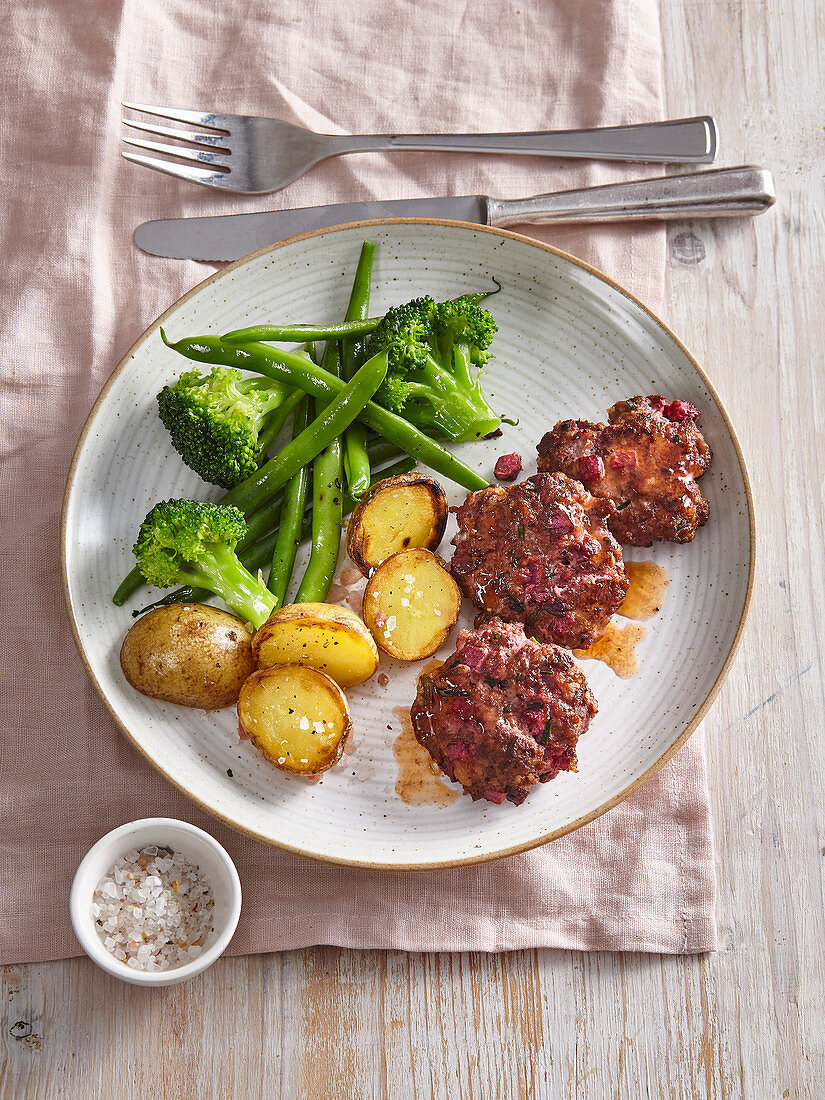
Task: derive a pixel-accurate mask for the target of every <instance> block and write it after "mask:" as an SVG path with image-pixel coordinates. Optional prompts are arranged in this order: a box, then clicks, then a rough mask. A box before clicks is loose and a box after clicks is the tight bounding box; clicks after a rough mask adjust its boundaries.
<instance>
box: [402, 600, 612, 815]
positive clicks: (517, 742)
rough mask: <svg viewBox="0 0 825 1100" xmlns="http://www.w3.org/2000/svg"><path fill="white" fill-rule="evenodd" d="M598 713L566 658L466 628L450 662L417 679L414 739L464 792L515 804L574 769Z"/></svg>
mask: <svg viewBox="0 0 825 1100" xmlns="http://www.w3.org/2000/svg"><path fill="white" fill-rule="evenodd" d="M596 710H597V704H596V700H595V699H594V698H593V695H592V694H591V693H590V690H589V689H588V687H587V681H586V680H585V678H584V673H583V672H582V671H581V669H580V668H578V666H577V665H576V664H575V663H574V661H573V659H572V657H571V656H570V654H569V653H568V652H566V650H563V649H560V648H559V647H558V646H556V645H550V644H544V645H542V644H540V643H539V642H536V641H535V640H534V639H532V638H528V637H527V636H526V634H525V633H524V630H523V628H522V626H521V624H518V623H505V622H502V621H501V620H500V619H492V620H490V621H489V622H487V623H485V624H484V626H482V627H480V628H479V629H477V630H462V631H461V633H460V634H459V635H458V648H457V649H456V652H455V653H454V654H453V655H452V657H450V658H449V659H448V660H447V661H446V662H445V663H444V664H443V665H442V666H441V667H440V668H438V669H437V670H436V671H434V672H425V673H422V674H421V676H420V677H419V679H418V694H417V696H416V699H415V702H414V703H413V705H412V708H411V712H410V713H411V716H412V724H413V730H414V731H415V736H416V737H417V738H418V741H419V742H420V743H421V744H422V745H423V746H424V748H425V749H426V750H427V752H428V753H429V754H430V756H431V757H432V758H433V760H435V762H436V763H437V764H438V766H439V767H440V768H441V769H442V771H444V772H446V774H447V775H448V776H449V777H450V779H452V780H455V781H456V782H458V783H460V784H461V785H462V787H463V788H464V791H465V793H466V794H469V795H470V796H471V797H472V798H473V799H478V798H486V799H487V800H488V801H489V802H496V803H501V802H503V801H504V800H505V798H507V799H509V800H510V802H514V803H515V804H516V805H517V806H518V805H520V804H521V803H522V802H523V801H524V799H525V798H526V797H527V795H528V793H529V791H530V788H531V787H533V786H534V785H535V784H536V783H546V782H547V781H548V780H550V779H555V777H556V776H557V775H558V774H559V772H560V771H575V770H576V742H577V741H578V739H579V737H581V735H582V734H583V733H584V732H585V731H586V730H587V727H588V726H589V725H590V721H591V719H592V718H593V715H594V714H595V713H596Z"/></svg>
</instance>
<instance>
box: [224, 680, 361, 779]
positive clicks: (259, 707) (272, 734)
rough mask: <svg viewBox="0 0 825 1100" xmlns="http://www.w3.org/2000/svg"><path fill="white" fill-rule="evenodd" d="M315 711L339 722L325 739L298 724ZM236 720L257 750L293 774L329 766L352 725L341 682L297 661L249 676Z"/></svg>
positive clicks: (336, 759)
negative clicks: (310, 734) (316, 740)
mask: <svg viewBox="0 0 825 1100" xmlns="http://www.w3.org/2000/svg"><path fill="white" fill-rule="evenodd" d="M279 711H280V713H279ZM312 714H314V715H316V716H318V715H321V714H326V715H327V716H328V717H329V716H332V718H333V719H334V722H335V725H337V730H335V731H334V732H333V737H332V739H331V740H328V741H327V742H326V744H325V743H323V741H320V743H313V741H312V738H307V735H306V733H305V732H304V731H302V730H301V728H300V721H301V720H302V719H303V718H304V717H305V716H306V717H308V716H309V715H312ZM238 721H239V723H240V725H241V728H242V729H243V731H244V732H245V733H246V734H247V735H248V736H249V740H250V741H251V742H252V744H253V745H254V746H255V748H256V749H257V750H258V752H259V753H260V754H261V755H262V756H263V757H265V758H266V759H267V760H268V761H269V762H270V763H271V764H274V765H275V767H276V768H280V770H281V771H285V772H289V773H290V774H292V775H318V774H319V773H320V772H325V771H328V770H329V769H330V768H331V767H332V766H333V765H334V764H337V763H338V761H339V760H340V759H341V754H342V753H343V751H344V742H345V741H346V739H347V735H348V734H349V732H350V730H351V729H352V719H351V718H350V713H349V707H348V705H347V700H346V696H345V695H344V693H343V691H341V688H340V687H339V686H338V684H336V683H335V681H334V680H333V679H332V678H331V677H329V676H326V675H325V674H324V673H323V672H319V671H318V669H316V668H309V667H308V666H307V665H294V664H292V665H273V667H272V668H263V669H259V670H258V671H257V672H253V673H252V675H251V676H249V677H248V678H247V680H246V681H245V682H244V684H243V686H242V688H241V692H240V696H239V697H238ZM327 736H329V735H327ZM290 739H291V743H290ZM301 754H305V756H303V757H302V755H301Z"/></svg>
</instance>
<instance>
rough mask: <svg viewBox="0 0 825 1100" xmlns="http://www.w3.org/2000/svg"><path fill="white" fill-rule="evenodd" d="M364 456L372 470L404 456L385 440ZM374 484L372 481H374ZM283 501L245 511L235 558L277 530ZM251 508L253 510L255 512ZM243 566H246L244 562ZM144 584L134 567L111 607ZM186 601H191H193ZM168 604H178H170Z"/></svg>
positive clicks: (280, 495)
mask: <svg viewBox="0 0 825 1100" xmlns="http://www.w3.org/2000/svg"><path fill="white" fill-rule="evenodd" d="M367 452H368V454H369V459H370V462H371V463H372V464H373V466H380V465H381V464H382V463H384V462H389V461H390V459H397V458H398V456H399V455H400V454H402V453H403V452H401V451H399V450H398V448H397V447H395V446H393V444H392V443H388V442H387V440H386V439H373V440H371V441H370V442H369V443H368V444H367ZM413 466H415V463H414V462H413V463H412V465H411V467H410V468H412V467H413ZM405 472H409V471H405ZM386 476H387V477H389V476H390V475H389V474H387V475H386ZM374 480H375V479H373V481H374ZM224 495H225V494H224ZM282 500H283V492H278V493H276V494H275V496H274V497H273V498H272V499H271V500H270V501H268V503H267V504H266V505H265V506H264V507H259V506H258V505H257V504H255V505H252V506H251V507H250V508H249V509H248V514H247V520H246V522H247V532H246V534H245V535H244V537H243V538H242V539H241V541H240V542H239V543H238V546H237V549H238V552H239V553H238V556H239V557H240V558H241V560H243V555H242V554H241V553H240V551H241V550H243V549H245V548H246V547H248V546H250V545H252V544H254V543H256V542H257V541H258V540H259V539H261V538H263V537H264V535H267V534H269V532H270V531H271V530H272V528H273V527H275V526H277V523H278V515H279V514H280V513H279V509H280V506H281V502H282ZM218 503H219V504H220V503H223V497H220V498H219V499H218ZM253 508H255V510H254V511H253ZM250 513H251V514H250ZM244 564H246V563H245V562H244ZM256 568H258V569H260V565H258V566H256ZM144 584H146V581H145V580H144V579H143V574H142V573H141V571H140V570H139V569H138V568H137V566H135V567H134V568H133V569H131V570H130V571H129V572H128V573H127V574H126V576H125V577H124V578H123V580H122V581H121V582H120V584H119V586H118V589H117V591H116V592H115V594H114V596H113V597H112V603H114V604H115V605H116V606H117V607H122V606H123V604H125V603H126V601H127V600H128V599H129V597H130V596H134V594H135V592H137V591H138V589H140V588H142V587H143V586H144ZM186 598H187V599H191V598H192V597H186ZM170 602H171V603H177V602H178V601H177V600H172V601H170Z"/></svg>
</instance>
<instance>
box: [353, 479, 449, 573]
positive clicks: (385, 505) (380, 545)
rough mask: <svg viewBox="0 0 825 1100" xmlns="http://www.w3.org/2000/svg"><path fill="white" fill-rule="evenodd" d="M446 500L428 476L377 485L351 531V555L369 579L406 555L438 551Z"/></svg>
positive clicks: (357, 512) (360, 507)
mask: <svg viewBox="0 0 825 1100" xmlns="http://www.w3.org/2000/svg"><path fill="white" fill-rule="evenodd" d="M447 512H448V508H447V497H446V496H445V494H444V490H443V489H442V488H441V486H440V485H439V484H438V482H437V481H436V480H435V478H433V477H430V475H429V474H420V473H412V474H399V476H398V477H387V478H384V480H383V481H379V482H376V484H375V485H373V486H372V488H371V489H370V490H369V493H368V495H367V496H366V497H365V498H364V500H362V501H361V503H360V504H358V505H357V506H356V508H355V510H354V511H353V513H352V515H351V516H350V519H349V524H348V525H347V553H348V554H349V556H350V557H351V558H352V560H353V562H354V563H355V564H356V565H357V566H358V568H359V569H360V570H361V572H362V573H363V574H364V576H365V577H368V576H369V575H370V573H371V572H372V570H373V569H375V568H376V567H377V566H379V565H380V564H381V562H382V561H386V560H387V558H389V557H392V555H393V554H397V553H398V552H399V551H401V550H412V549H417V548H418V549H424V550H435V549H436V548H437V547H438V544H439V543H440V542H441V539H442V537H443V535H444V528H445V526H446V524H447Z"/></svg>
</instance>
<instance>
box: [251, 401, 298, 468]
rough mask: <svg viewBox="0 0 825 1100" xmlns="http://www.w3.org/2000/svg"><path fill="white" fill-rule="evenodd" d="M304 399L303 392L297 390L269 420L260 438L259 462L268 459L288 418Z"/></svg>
mask: <svg viewBox="0 0 825 1100" xmlns="http://www.w3.org/2000/svg"><path fill="white" fill-rule="evenodd" d="M302 397H304V391H303V390H295V392H294V393H291V394H290V395H289V396H288V397H285V398H284V403H283V404H282V405H279V406H278V408H277V409H276V410H275V411H274V412H273V413H272V415H271V416H270V418H269V420H268V421H267V423H266V426H265V427H264V429H263V431H262V432H261V434H260V435H259V436H258V445H259V455H260V458H259V460H258V461H261V460H262V459H265V458H266V452H267V451H268V450H269V448H270V447H271V446H272V444H273V443H274V442H275V440H276V439H277V438H278V435H279V434H280V431H281V428H283V426H284V424H286V420H287V417H288V416H289V414H290V413H291V412H292V410H293V409H294V408H295V406H296V405H297V404H298V402H299V401H300V400H301V398H302Z"/></svg>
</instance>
